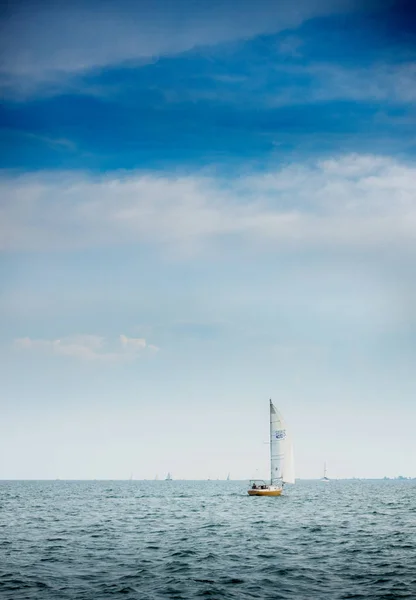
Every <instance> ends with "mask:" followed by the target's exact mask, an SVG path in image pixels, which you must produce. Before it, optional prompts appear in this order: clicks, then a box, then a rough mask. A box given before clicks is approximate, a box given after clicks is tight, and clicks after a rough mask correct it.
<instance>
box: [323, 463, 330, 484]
mask: <svg viewBox="0 0 416 600" xmlns="http://www.w3.org/2000/svg"><path fill="white" fill-rule="evenodd" d="M321 481H325V482H327V481H329V477H327V476H326V463H324V476H323V477H322V479H321Z"/></svg>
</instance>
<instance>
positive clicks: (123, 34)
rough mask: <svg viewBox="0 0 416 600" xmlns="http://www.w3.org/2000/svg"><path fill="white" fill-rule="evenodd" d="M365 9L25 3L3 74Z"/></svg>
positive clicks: (152, 52)
mask: <svg viewBox="0 0 416 600" xmlns="http://www.w3.org/2000/svg"><path fill="white" fill-rule="evenodd" d="M357 6H359V4H358V2H356V1H355V0H338V2H337V3H334V2H333V1H332V0H298V1H297V2H296V3H294V2H292V1H291V0H280V2H270V1H269V0H259V1H258V2H256V3H253V2H250V1H249V0H221V2H217V1H213V0H199V1H198V2H191V1H189V0H176V1H175V2H170V1H169V0H141V1H140V2H130V1H129V0H121V1H119V2H117V4H115V3H114V2H110V1H109V0H104V1H101V2H99V3H98V2H94V1H91V2H82V1H81V2H80V1H75V2H71V3H62V2H59V3H57V2H53V1H41V2H40V1H38V2H28V1H23V0H20V1H19V0H18V1H17V2H14V3H10V4H9V5H8V6H7V9H6V10H5V11H4V15H3V19H2V25H1V34H2V35H1V39H2V43H1V46H0V56H1V57H2V58H1V61H0V72H1V73H3V75H5V76H11V77H13V76H25V77H28V78H30V79H42V78H48V77H51V76H52V75H53V76H56V74H57V73H70V72H81V71H85V70H88V69H92V68H99V67H105V66H108V65H114V64H118V63H123V62H126V61H140V60H148V59H151V58H154V57H158V56H160V55H169V54H175V53H178V52H183V51H186V50H190V49H192V48H193V47H195V46H202V45H208V46H210V45H214V44H217V43H221V42H227V41H230V40H235V39H242V38H246V37H251V36H254V35H258V34H261V33H265V32H274V31H279V30H282V29H285V28H288V27H296V26H298V25H300V24H301V23H302V22H303V21H305V20H307V19H310V18H312V17H316V16H321V15H325V14H331V13H337V12H342V11H344V10H349V9H351V8H354V7H357ZM109 40H111V43H109Z"/></svg>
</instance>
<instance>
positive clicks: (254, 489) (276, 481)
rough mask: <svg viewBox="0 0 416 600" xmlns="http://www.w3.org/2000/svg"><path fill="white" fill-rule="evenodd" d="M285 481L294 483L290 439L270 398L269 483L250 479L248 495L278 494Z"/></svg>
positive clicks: (281, 418) (280, 492)
mask: <svg viewBox="0 0 416 600" xmlns="http://www.w3.org/2000/svg"><path fill="white" fill-rule="evenodd" d="M285 483H295V472H294V463H293V447H292V440H291V438H290V436H289V433H288V431H287V429H286V425H285V422H284V420H283V417H282V415H281V414H280V413H279V411H278V410H277V408H276V407H275V405H274V404H273V402H272V401H271V400H270V484H268V483H266V482H265V481H263V480H252V481H250V489H249V490H248V494H249V496H280V495H281V494H282V491H283V486H284V484H285Z"/></svg>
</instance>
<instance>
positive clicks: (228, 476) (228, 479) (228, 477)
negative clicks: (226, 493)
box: [227, 473, 230, 481]
mask: <svg viewBox="0 0 416 600" xmlns="http://www.w3.org/2000/svg"><path fill="white" fill-rule="evenodd" d="M227 481H230V474H229V473H228V475H227Z"/></svg>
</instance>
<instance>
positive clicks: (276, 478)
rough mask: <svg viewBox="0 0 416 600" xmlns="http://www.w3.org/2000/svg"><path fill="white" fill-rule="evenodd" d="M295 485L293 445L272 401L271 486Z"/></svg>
mask: <svg viewBox="0 0 416 600" xmlns="http://www.w3.org/2000/svg"><path fill="white" fill-rule="evenodd" d="M283 483H295V472H294V461H293V445H292V440H291V438H290V435H289V432H288V431H287V429H286V426H285V422H284V420H283V417H282V415H281V414H280V413H279V411H278V410H277V408H276V407H275V406H274V404H273V402H272V401H271V400H270V484H271V485H279V484H280V485H282V484H283Z"/></svg>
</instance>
